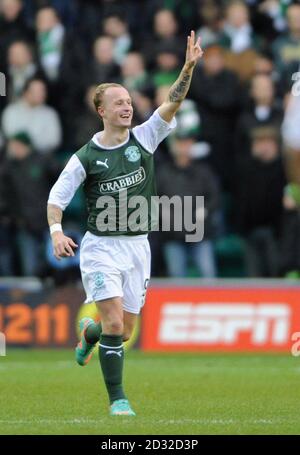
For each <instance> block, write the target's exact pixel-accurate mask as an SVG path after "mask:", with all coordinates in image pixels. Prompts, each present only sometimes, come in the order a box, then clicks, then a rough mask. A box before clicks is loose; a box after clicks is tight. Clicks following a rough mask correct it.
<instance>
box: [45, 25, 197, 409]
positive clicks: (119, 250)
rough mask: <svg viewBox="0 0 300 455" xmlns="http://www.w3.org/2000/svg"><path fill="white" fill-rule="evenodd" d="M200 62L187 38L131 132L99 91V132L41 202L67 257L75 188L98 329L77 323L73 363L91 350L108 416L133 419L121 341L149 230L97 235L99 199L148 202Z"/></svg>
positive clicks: (116, 101)
mask: <svg viewBox="0 0 300 455" xmlns="http://www.w3.org/2000/svg"><path fill="white" fill-rule="evenodd" d="M202 54H203V52H202V49H201V47H200V39H198V40H196V39H195V33H194V31H192V32H191V34H190V36H188V38H187V49H186V59H185V63H184V66H183V68H182V71H181V73H180V75H179V77H178V79H177V80H176V82H175V83H174V84H173V85H172V87H171V88H170V90H169V93H168V96H167V99H166V100H165V101H164V102H163V103H162V105H161V106H160V107H159V108H158V109H157V110H156V111H155V112H154V113H153V114H152V116H151V117H150V118H149V119H148V120H147V121H146V122H144V123H143V124H141V125H138V126H136V127H134V128H132V129H131V128H130V126H131V121H132V116H133V107H132V103H131V98H130V95H129V93H128V91H127V90H126V89H125V88H124V87H123V86H121V85H119V84H115V83H106V84H101V85H99V86H98V87H97V89H96V91H95V95H94V104H95V108H96V110H97V112H98V114H99V116H100V118H101V120H102V121H103V125H104V128H103V130H102V131H100V132H98V133H96V134H95V135H94V136H93V138H92V139H91V140H90V141H89V142H88V143H87V144H85V145H84V146H83V147H82V148H81V149H79V150H78V151H77V152H76V153H75V154H74V155H73V156H72V157H71V158H70V160H69V162H68V163H67V165H66V167H65V168H64V170H63V171H62V173H61V174H60V176H59V178H58V180H57V182H56V183H55V184H54V186H53V187H52V189H51V192H50V195H49V199H48V207H47V214H48V222H49V226H50V234H51V238H52V243H53V250H54V255H55V257H56V258H57V259H61V258H63V257H67V256H74V249H75V248H77V247H78V245H76V244H75V243H74V241H73V240H72V239H71V238H69V237H67V236H65V235H64V233H63V230H62V225H61V222H62V215H63V211H64V210H65V208H66V207H67V206H68V204H69V203H70V201H71V200H72V198H73V196H74V194H75V192H76V190H77V189H78V187H79V186H80V185H81V184H83V187H84V191H85V196H86V201H87V210H88V219H87V232H86V233H85V235H84V237H83V239H82V242H81V246H80V270H81V276H82V282H83V286H84V289H85V292H86V301H85V303H91V302H95V303H96V306H97V308H98V310H99V312H100V319H101V322H100V323H95V322H94V321H93V319H91V318H83V319H81V320H80V323H79V326H80V337H81V339H80V342H79V343H78V345H77V347H76V349H75V355H76V360H77V362H78V364H79V365H82V366H84V365H86V364H87V363H88V361H89V360H90V358H91V355H92V353H93V349H94V346H95V344H96V343H97V342H99V361H100V366H101V370H102V374H103V378H104V381H105V385H106V389H107V393H108V397H109V402H110V407H109V412H110V415H113V416H115V415H128V416H134V415H135V412H134V411H133V409H132V408H131V406H130V403H129V401H128V399H127V396H126V394H125V392H124V389H123V381H122V372H123V362H124V350H123V341H126V340H128V339H129V338H130V336H131V334H132V332H133V329H134V326H135V323H136V321H137V318H138V315H139V313H140V310H141V307H142V306H143V303H144V298H145V293H146V286H147V283H148V281H149V278H150V248H149V243H148V240H147V232H149V230H150V228H149V227H148V228H146V227H145V228H144V230H142V231H139V232H136V231H132V230H130V229H129V228H128V229H127V230H124V229H123V228H122V229H119V226H120V224H121V220H120V219H119V218H118V215H116V220H115V229H113V230H112V229H109V230H107V229H104V226H102V225H101V222H99V220H101V215H102V212H103V211H104V210H105V208H104V206H102V204H101V198H100V197H101V196H102V197H104V196H105V197H107V196H109V197H111V198H113V199H112V200H113V201H116V204H117V205H118V204H119V203H120V202H119V200H118V197H119V195H120V194H121V193H122V191H123V190H124V189H126V191H127V195H128V199H129V200H130V198H131V197H134V196H138V195H140V196H143V197H144V198H145V200H147V201H149V202H150V198H151V196H153V195H155V183H154V168H153V153H154V151H155V150H156V148H157V147H158V145H159V143H160V142H161V141H162V140H163V139H165V137H166V136H167V135H168V134H169V132H170V131H171V130H172V129H173V128H175V126H176V120H175V114H176V111H177V110H178V108H179V107H180V104H181V102H182V101H183V100H184V98H185V96H186V94H187V92H188V89H189V86H190V82H191V77H192V74H193V69H194V67H195V65H196V63H197V62H198V60H199V59H200V58H201V56H202ZM99 201H100V203H99ZM118 213H119V212H118ZM128 215H130V213H129V212H128ZM99 217H100V218H99ZM102 227H103V228H102Z"/></svg>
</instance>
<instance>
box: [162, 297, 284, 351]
mask: <svg viewBox="0 0 300 455" xmlns="http://www.w3.org/2000/svg"><path fill="white" fill-rule="evenodd" d="M290 323H291V308H290V307H289V305H287V304H284V303H276V304H275V303H271V304H266V303H256V304H254V303H240V304H239V303H235V304H230V303H221V304H220V303H214V302H210V303H206V302H205V303H199V304H198V303H197V304H192V303H181V302H178V303H177V302H176V303H169V302H168V303H165V304H163V305H162V307H161V315H160V324H159V329H158V338H159V342H160V343H161V344H177V345H178V344H183V345H184V344H196V345H211V346H212V345H223V346H224V347H225V346H228V347H229V346H232V345H236V344H238V343H240V342H241V339H243V340H244V342H246V344H247V345H249V344H250V345H252V346H263V345H266V344H268V345H270V344H271V345H273V346H280V345H284V344H286V343H287V342H288V341H289V339H290Z"/></svg>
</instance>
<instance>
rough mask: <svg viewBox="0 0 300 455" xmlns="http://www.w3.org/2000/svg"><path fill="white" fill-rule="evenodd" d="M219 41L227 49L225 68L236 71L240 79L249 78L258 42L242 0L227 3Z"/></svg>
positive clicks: (251, 73)
mask: <svg viewBox="0 0 300 455" xmlns="http://www.w3.org/2000/svg"><path fill="white" fill-rule="evenodd" d="M219 42H220V44H221V45H222V46H223V47H224V48H225V49H227V52H226V54H225V56H226V66H227V68H229V69H231V70H233V71H234V72H236V74H238V76H239V77H240V79H241V80H243V81H247V80H249V78H250V77H251V76H252V75H253V71H254V62H255V58H256V52H255V49H257V50H258V49H259V47H260V43H259V40H258V38H257V37H256V36H255V34H254V32H253V29H252V26H251V23H250V18H249V10H248V7H247V5H246V4H245V3H244V2H241V1H239V0H237V1H236V0H234V1H232V2H231V3H229V5H228V7H227V9H226V18H225V23H224V26H223V32H222V33H221V37H220V41H219Z"/></svg>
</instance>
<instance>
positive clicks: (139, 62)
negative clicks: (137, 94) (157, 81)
mask: <svg viewBox="0 0 300 455" xmlns="http://www.w3.org/2000/svg"><path fill="white" fill-rule="evenodd" d="M121 76H122V80H121V83H122V84H123V85H124V86H125V87H126V88H127V89H128V90H147V89H148V90H150V89H151V83H150V79H149V76H148V74H147V71H146V68H145V62H144V58H143V56H142V54H140V53H139V52H129V53H128V54H127V56H126V57H125V59H124V61H123V64H122V67H121Z"/></svg>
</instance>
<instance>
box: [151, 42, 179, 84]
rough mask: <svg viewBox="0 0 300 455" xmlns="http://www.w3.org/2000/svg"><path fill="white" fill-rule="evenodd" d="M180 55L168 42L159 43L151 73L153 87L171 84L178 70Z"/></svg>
mask: <svg viewBox="0 0 300 455" xmlns="http://www.w3.org/2000/svg"><path fill="white" fill-rule="evenodd" d="M179 66H180V56H179V55H178V52H177V51H176V50H175V49H174V48H173V46H170V45H169V44H161V45H160V46H159V47H158V48H157V54H156V67H155V68H154V70H153V73H152V83H153V85H154V86H155V87H159V86H161V85H171V84H173V83H174V82H175V81H176V79H177V77H178V75H179V72H180V69H179Z"/></svg>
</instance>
